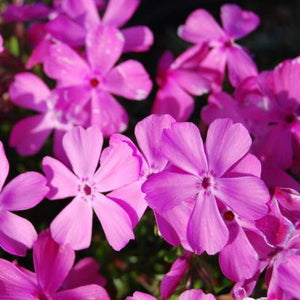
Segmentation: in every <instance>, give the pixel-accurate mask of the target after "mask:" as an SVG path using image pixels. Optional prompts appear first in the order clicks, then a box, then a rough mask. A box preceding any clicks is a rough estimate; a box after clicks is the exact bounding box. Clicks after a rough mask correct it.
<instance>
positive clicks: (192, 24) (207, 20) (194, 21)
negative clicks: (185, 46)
mask: <svg viewBox="0 0 300 300" xmlns="http://www.w3.org/2000/svg"><path fill="white" fill-rule="evenodd" d="M178 34H179V36H180V37H181V38H183V39H184V40H186V41H188V42H192V43H196V44H197V43H201V42H203V41H205V40H208V41H209V40H218V39H220V38H222V37H225V33H224V31H223V30H222V29H221V27H220V26H219V24H218V23H217V22H216V21H215V19H214V18H213V16H212V15H211V14H210V13H209V12H207V11H206V10H205V9H197V10H195V11H193V12H192V13H191V14H190V15H189V16H188V18H187V20H186V22H185V24H184V25H183V26H181V27H180V28H179V33H178Z"/></svg>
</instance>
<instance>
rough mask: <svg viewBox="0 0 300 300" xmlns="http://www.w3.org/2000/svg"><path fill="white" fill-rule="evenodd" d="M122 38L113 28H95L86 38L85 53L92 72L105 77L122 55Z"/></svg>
mask: <svg viewBox="0 0 300 300" xmlns="http://www.w3.org/2000/svg"><path fill="white" fill-rule="evenodd" d="M123 46H124V37H123V35H122V33H121V32H120V31H119V30H118V29H117V28H114V27H109V26H97V27H94V28H91V29H90V30H89V31H88V33H87V36H86V51H87V57H88V61H89V63H90V66H91V68H92V70H94V71H97V72H100V74H101V75H102V76H103V75H105V74H106V73H107V72H108V71H109V70H110V69H111V68H112V66H113V65H114V64H115V63H116V62H117V60H118V59H119V57H120V56H121V54H122V50H123Z"/></svg>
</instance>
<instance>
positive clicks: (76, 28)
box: [45, 14, 85, 47]
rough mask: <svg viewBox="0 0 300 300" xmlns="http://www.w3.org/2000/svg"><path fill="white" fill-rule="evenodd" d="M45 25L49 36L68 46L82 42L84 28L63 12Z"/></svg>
mask: <svg viewBox="0 0 300 300" xmlns="http://www.w3.org/2000/svg"><path fill="white" fill-rule="evenodd" d="M45 27H46V30H47V31H48V32H49V33H50V34H51V36H53V37H54V38H55V39H57V40H59V41H61V42H63V43H65V44H67V45H69V46H72V47H76V46H81V45H83V44H84V38H85V30H84V28H82V27H81V26H80V25H79V24H78V23H76V22H74V21H73V20H71V19H70V18H69V17H67V16H66V15H64V14H59V15H58V16H57V17H56V18H54V19H52V20H50V21H49V22H48V23H46V26H45ZM66 28H68V30H66Z"/></svg>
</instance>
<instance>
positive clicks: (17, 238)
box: [0, 210, 37, 256]
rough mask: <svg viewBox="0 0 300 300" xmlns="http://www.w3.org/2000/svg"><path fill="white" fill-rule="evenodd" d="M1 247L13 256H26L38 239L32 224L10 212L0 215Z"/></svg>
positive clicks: (3, 212)
mask: <svg viewBox="0 0 300 300" xmlns="http://www.w3.org/2000/svg"><path fill="white" fill-rule="evenodd" d="M0 228H1V229H0V246H1V247H2V248H3V249H4V250H5V251H7V252H9V253H11V254H13V255H19V256H25V255H26V250H27V249H30V248H31V247H32V244H33V242H34V241H35V240H36V238H37V234H36V231H35V229H34V227H33V226H32V224H31V223H30V222H29V221H27V220H26V219H24V218H22V217H19V216H17V215H15V214H13V213H11V212H9V211H5V210H3V211H2V212H1V213H0Z"/></svg>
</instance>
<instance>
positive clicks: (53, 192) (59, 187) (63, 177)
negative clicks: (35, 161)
mask: <svg viewBox="0 0 300 300" xmlns="http://www.w3.org/2000/svg"><path fill="white" fill-rule="evenodd" d="M42 165H43V171H44V173H45V175H46V177H47V181H48V186H49V188H50V191H49V193H48V194H47V198H48V199H63V198H67V197H72V196H75V195H77V193H78V183H79V180H78V178H77V177H76V176H75V175H74V174H73V173H72V172H71V171H70V170H69V169H68V168H67V167H65V165H63V164H62V163H61V162H60V161H58V160H56V159H54V158H52V157H50V156H46V157H44V158H43V162H42Z"/></svg>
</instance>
